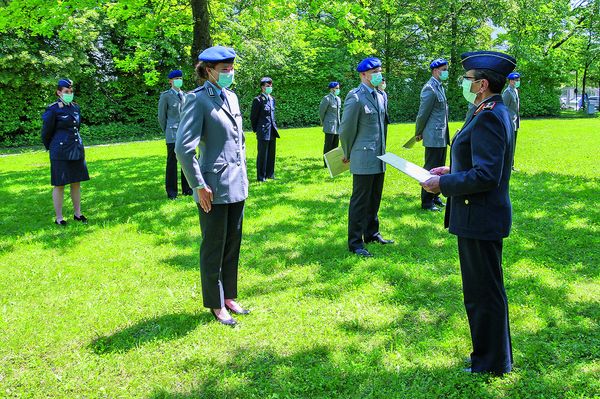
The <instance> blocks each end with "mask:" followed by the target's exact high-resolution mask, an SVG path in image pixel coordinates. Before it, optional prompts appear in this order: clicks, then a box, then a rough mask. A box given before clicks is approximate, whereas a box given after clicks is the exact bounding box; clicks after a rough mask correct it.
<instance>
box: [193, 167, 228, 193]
mask: <svg viewBox="0 0 600 399" xmlns="http://www.w3.org/2000/svg"><path fill="white" fill-rule="evenodd" d="M227 166H228V164H227V162H218V163H214V164H205V165H202V167H201V168H200V171H201V172H202V177H203V178H204V182H205V183H206V184H207V185H208V186H209V187H210V189H211V190H212V192H213V197H214V198H217V197H224V196H226V195H227V187H228V185H229V181H228V177H227V171H226V170H227Z"/></svg>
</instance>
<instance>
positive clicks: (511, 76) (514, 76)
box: [507, 72, 521, 80]
mask: <svg viewBox="0 0 600 399" xmlns="http://www.w3.org/2000/svg"><path fill="white" fill-rule="evenodd" d="M507 78H508V79H510V80H514V79H520V78H521V74H520V73H519V72H513V73H510V74H508V76H507Z"/></svg>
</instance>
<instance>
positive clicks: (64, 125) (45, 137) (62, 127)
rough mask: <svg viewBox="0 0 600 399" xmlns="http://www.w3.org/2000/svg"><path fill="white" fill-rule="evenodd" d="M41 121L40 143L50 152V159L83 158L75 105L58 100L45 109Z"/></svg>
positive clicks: (77, 111)
mask: <svg viewBox="0 0 600 399" xmlns="http://www.w3.org/2000/svg"><path fill="white" fill-rule="evenodd" d="M42 121H43V124H42V142H43V143H44V147H46V149H47V150H50V159H53V160H61V161H74V160H78V159H83V158H84V156H85V154H84V149H83V141H82V140H81V136H79V124H80V114H79V106H78V105H77V104H75V103H71V105H66V104H64V103H63V102H62V100H60V99H59V100H58V101H56V102H54V103H52V104H50V105H49V106H48V108H46V112H44V114H43V115H42Z"/></svg>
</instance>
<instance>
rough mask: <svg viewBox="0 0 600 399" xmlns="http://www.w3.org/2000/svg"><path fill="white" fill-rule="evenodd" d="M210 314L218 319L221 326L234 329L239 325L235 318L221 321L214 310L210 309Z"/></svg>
mask: <svg viewBox="0 0 600 399" xmlns="http://www.w3.org/2000/svg"><path fill="white" fill-rule="evenodd" d="M210 313H212V315H213V316H215V319H217V321H218V322H219V323H221V324H224V325H226V326H230V327H233V326H235V325H236V324H237V321H235V319H234V318H233V317H232V318H231V319H229V320H223V319H220V318H219V316H217V314H216V313H215V311H214V310H213V309H210Z"/></svg>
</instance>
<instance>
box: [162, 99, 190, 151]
mask: <svg viewBox="0 0 600 399" xmlns="http://www.w3.org/2000/svg"><path fill="white" fill-rule="evenodd" d="M177 93H178V92H177V91H175V90H173V89H169V90H167V91H163V92H162V93H160V98H159V100H158V123H159V124H160V128H161V129H162V131H163V132H164V133H165V140H166V142H167V143H174V142H175V134H176V133H177V128H178V127H179V113H180V111H181V108H182V103H183V96H184V95H185V94H184V93H183V92H181V95H182V97H181V98H179V95H178V94H177Z"/></svg>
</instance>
